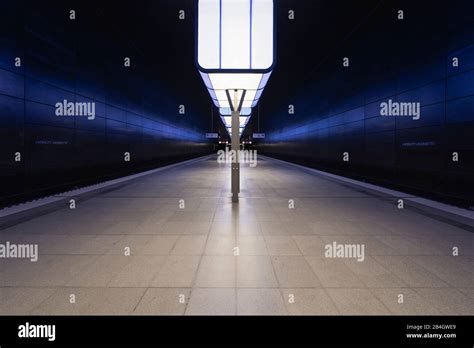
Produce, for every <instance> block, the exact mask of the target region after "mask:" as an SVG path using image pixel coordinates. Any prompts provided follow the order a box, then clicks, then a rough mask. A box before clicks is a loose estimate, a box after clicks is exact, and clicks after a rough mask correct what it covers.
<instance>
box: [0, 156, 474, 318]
mask: <svg viewBox="0 0 474 348" xmlns="http://www.w3.org/2000/svg"><path fill="white" fill-rule="evenodd" d="M229 191H230V168H229V167H228V166H226V165H219V164H217V161H216V158H215V157H213V158H209V159H207V160H203V161H200V162H197V163H194V164H190V165H186V166H181V167H177V168H172V169H169V170H165V171H162V172H159V173H156V174H153V175H151V176H147V177H145V178H142V179H140V180H139V181H136V182H133V183H130V184H128V185H125V186H123V187H121V188H119V189H115V190H112V191H109V192H107V193H104V194H98V195H96V196H94V197H93V198H91V199H88V200H86V201H80V202H78V204H77V207H76V209H74V210H72V209H69V207H68V206H65V207H64V208H63V209H60V210H57V211H54V212H51V213H49V214H46V215H43V216H36V217H32V219H31V220H29V221H25V222H23V223H21V224H18V225H16V226H13V227H10V228H8V229H4V230H2V231H0V238H1V242H2V243H4V242H6V241H10V242H11V243H28V244H31V243H37V244H38V245H39V260H38V262H36V263H32V262H30V261H29V260H15V259H0V314H319V315H321V314H324V315H327V314H474V276H473V269H474V244H473V238H474V234H473V233H472V232H469V231H467V230H464V229H461V228H457V227H454V226H451V225H449V224H446V223H443V222H440V221H438V220H436V219H433V218H430V217H427V216H425V215H421V214H420V213H417V212H415V211H412V210H410V209H408V208H407V209H404V210H399V209H398V208H397V206H396V204H395V202H392V201H388V200H384V199H381V198H377V197H374V196H370V195H368V194H364V193H362V192H360V191H358V190H354V189H352V188H350V187H347V186H344V185H342V184H339V183H335V182H331V181H328V180H327V179H325V178H322V177H318V176H316V175H313V174H309V173H306V172H304V171H302V170H300V169H296V168H291V167H287V166H284V165H282V164H279V163H278V162H274V161H272V160H268V159H267V160H264V159H260V160H259V162H258V166H257V167H256V168H250V167H248V166H246V167H244V168H243V169H242V193H241V196H242V198H241V199H240V203H239V204H238V205H233V204H232V203H231V200H230V195H229V193H228V192H229ZM290 200H293V202H294V209H290V208H289V205H290V203H291V202H289V201H290ZM183 203H184V206H183ZM333 242H336V243H338V244H359V245H364V247H365V258H364V261H362V262H358V261H357V260H355V259H352V258H327V257H325V249H324V248H325V245H327V244H332V243H333ZM454 247H457V248H459V256H453V248H454ZM127 251H129V252H130V255H129V256H128V255H126V254H127ZM400 295H402V296H403V301H401V300H400V299H401V296H400ZM71 302H73V303H71ZM400 302H402V303H400Z"/></svg>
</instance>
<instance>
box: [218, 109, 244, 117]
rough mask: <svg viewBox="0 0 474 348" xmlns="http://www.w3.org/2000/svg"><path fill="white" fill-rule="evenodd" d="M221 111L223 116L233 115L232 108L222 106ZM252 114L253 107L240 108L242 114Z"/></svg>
mask: <svg viewBox="0 0 474 348" xmlns="http://www.w3.org/2000/svg"><path fill="white" fill-rule="evenodd" d="M219 113H220V114H221V116H231V115H232V109H231V108H220V109H219ZM251 114H252V108H242V109H241V110H240V116H250V115H251Z"/></svg>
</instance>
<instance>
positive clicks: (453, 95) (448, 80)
mask: <svg viewBox="0 0 474 348" xmlns="http://www.w3.org/2000/svg"><path fill="white" fill-rule="evenodd" d="M413 3H417V2H413V1H412V2H404V1H402V2H400V3H398V4H396V5H394V6H387V7H386V8H382V9H380V10H378V12H376V14H374V15H373V16H372V17H371V18H370V19H369V20H368V21H367V22H365V23H364V24H363V25H362V26H361V28H359V29H358V30H357V32H356V33H354V34H353V35H352V36H351V37H350V38H349V39H347V40H346V42H344V43H343V44H342V45H340V46H339V47H338V48H337V49H336V50H335V51H334V52H332V53H331V54H330V55H329V56H327V57H326V59H324V60H323V61H322V62H314V63H313V66H314V65H317V64H316V63H319V64H320V65H319V67H318V68H317V69H316V70H315V71H313V72H312V73H311V75H310V77H309V78H308V79H307V80H305V81H303V80H302V81H301V86H300V88H299V89H297V90H288V94H287V97H284V98H283V100H281V101H275V100H271V93H270V96H269V94H267V95H266V96H265V98H264V101H263V104H262V108H261V109H262V110H261V112H262V117H261V119H262V120H265V123H264V125H263V127H262V129H261V131H265V132H266V133H267V137H266V139H265V141H264V142H261V143H260V144H258V149H259V150H260V152H261V153H265V154H268V155H272V156H274V157H278V158H281V159H285V160H289V161H293V162H297V163H301V164H304V165H307V166H311V167H315V168H321V169H324V170H328V171H332V172H336V173H338V174H341V175H346V176H351V177H356V178H359V179H362V180H369V181H372V182H375V183H378V184H382V185H385V186H389V187H396V188H399V189H402V190H405V191H409V192H413V193H419V194H421V195H424V196H429V197H434V198H436V199H441V200H445V201H449V202H453V203H457V204H461V205H467V206H470V205H472V203H473V201H474V17H473V16H472V13H473V5H472V2H467V1H465V2H463V1H459V2H457V3H453V2H440V3H439V4H437V6H426V4H427V3H426V2H421V5H420V4H413ZM392 4H393V3H392ZM398 8H403V9H404V10H405V20H404V21H398V20H397V18H396V10H397V9H398ZM317 34H318V33H314V36H313V37H314V40H316V42H317ZM308 37H311V35H308ZM314 40H313V41H314ZM308 45H309V46H308V47H310V45H311V43H309V42H308ZM308 49H310V48H308ZM294 54H295V55H298V54H299V55H301V54H304V53H303V51H301V52H294ZM343 57H349V58H350V67H348V68H344V67H343V66H342V58H343ZM454 57H457V58H458V60H459V66H458V67H453V58H454ZM277 73H278V72H276V74H277ZM271 88H281V86H270V89H271ZM269 99H270V100H269ZM388 99H392V100H393V101H410V102H420V103H421V119H420V120H413V119H411V118H409V117H381V116H380V103H381V102H383V101H387V100H388ZM275 102H276V103H277V107H276V108H275V107H273V108H272V104H275ZM290 104H292V105H294V106H295V114H294V115H289V114H288V111H287V106H288V105H290ZM344 152H348V153H349V155H350V160H349V162H344V161H343V153H344ZM453 152H457V153H458V154H459V161H458V162H455V161H452V157H453Z"/></svg>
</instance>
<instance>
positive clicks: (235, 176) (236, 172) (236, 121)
mask: <svg viewBox="0 0 474 348" xmlns="http://www.w3.org/2000/svg"><path fill="white" fill-rule="evenodd" d="M237 94H238V93H237V92H235V94H234V110H233V111H232V142H231V150H233V152H234V154H235V156H236V157H235V161H232V173H231V177H232V178H231V180H232V202H234V203H237V202H238V201H239V192H240V158H239V157H240V134H239V133H240V112H239V109H238V108H237V105H238V103H239V101H238V99H237Z"/></svg>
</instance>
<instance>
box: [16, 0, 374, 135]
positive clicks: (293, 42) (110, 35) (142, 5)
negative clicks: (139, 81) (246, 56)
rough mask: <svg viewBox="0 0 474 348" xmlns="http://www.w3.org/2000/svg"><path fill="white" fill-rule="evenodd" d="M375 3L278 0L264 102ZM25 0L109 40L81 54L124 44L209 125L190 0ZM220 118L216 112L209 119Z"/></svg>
mask: <svg viewBox="0 0 474 348" xmlns="http://www.w3.org/2000/svg"><path fill="white" fill-rule="evenodd" d="M381 3H382V2H381V1H379V0H367V1H364V2H358V1H357V2H356V1H314V0H311V1H303V0H298V1H291V0H281V1H276V18H277V65H276V69H275V71H274V73H273V75H272V78H271V80H270V83H269V85H268V88H267V89H266V91H265V95H264V98H263V100H264V101H265V100H268V103H265V105H271V104H273V101H278V100H282V97H283V96H284V95H287V94H288V92H289V91H292V92H293V91H295V89H298V88H301V81H302V80H305V79H306V78H307V77H308V73H309V72H312V71H314V70H315V69H316V68H317V67H318V65H319V64H321V62H323V61H324V60H325V59H327V57H328V55H330V54H331V53H332V52H334V50H336V49H337V48H338V47H339V46H340V45H341V43H342V42H344V40H347V39H348V38H349V37H350V35H351V34H353V32H354V31H356V30H357V29H358V27H359V26H360V24H361V23H364V21H365V20H366V19H367V17H369V16H371V15H372V14H373V12H374V11H375V10H376V9H377V8H378V7H379V6H381ZM26 4H27V5H28V6H27V7H28V10H29V11H30V12H31V13H34V14H35V15H43V16H44V18H47V20H48V21H49V20H53V21H54V20H55V18H56V20H57V21H61V20H59V19H58V18H64V13H65V12H66V13H67V11H68V10H69V9H70V8H74V9H76V12H77V20H76V23H74V25H75V28H73V29H71V30H72V31H75V33H76V35H77V36H78V37H79V38H80V40H83V41H87V40H93V39H95V38H97V37H103V38H104V40H106V41H107V42H105V43H104V45H102V46H97V47H95V49H94V50H92V51H91V52H86V54H87V55H96V56H98V57H100V56H101V53H102V52H97V51H98V50H103V51H107V45H110V44H114V45H122V50H123V52H124V54H126V53H129V55H130V56H132V57H133V59H134V62H138V63H139V64H140V65H142V67H141V68H143V70H144V71H146V76H147V78H150V79H155V80H157V81H160V83H161V84H162V85H163V86H166V88H167V89H170V90H172V91H173V94H174V95H176V96H177V98H178V100H180V101H181V103H182V104H185V105H187V106H189V107H190V109H192V110H195V111H196V113H195V115H199V120H191V122H193V123H197V124H198V125H200V126H201V127H203V128H210V127H211V125H210V112H211V102H210V99H209V96H208V94H207V91H206V89H205V87H204V85H203V83H202V80H201V78H200V76H199V74H198V72H197V69H196V68H195V66H194V45H195V43H194V41H195V40H194V15H195V14H194V11H195V1H194V0H180V1H171V0H137V1H133V2H114V1H97V2H83V1H76V2H74V1H57V2H54V1H48V4H49V5H48V6H45V4H44V2H41V3H40V2H33V1H32V2H27V3H26ZM26 4H25V6H26ZM180 10H184V11H185V16H186V17H185V19H184V20H180V19H179V17H178V15H179V11H180ZM290 10H293V11H294V13H295V20H289V19H288V11H290ZM62 24H66V25H67V24H68V23H62ZM58 25H61V23H58ZM85 33H87V34H85ZM112 40H114V41H115V42H111V41H112ZM118 58H119V57H117V59H118ZM269 111H270V110H269ZM216 112H217V109H215V110H214V113H216ZM268 117H270V115H268ZM218 122H219V121H218V119H217V118H215V119H214V124H216V123H218ZM209 130H210V129H209Z"/></svg>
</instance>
